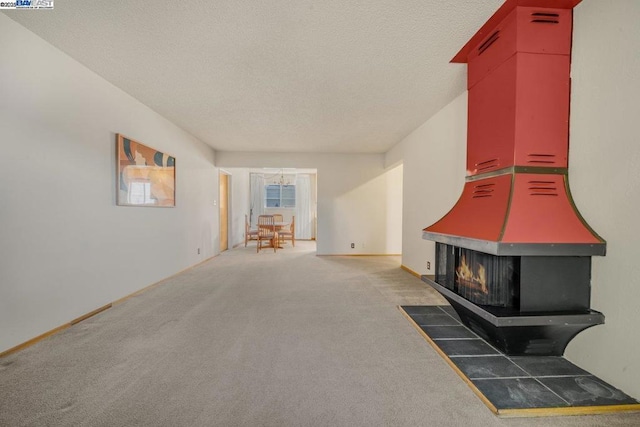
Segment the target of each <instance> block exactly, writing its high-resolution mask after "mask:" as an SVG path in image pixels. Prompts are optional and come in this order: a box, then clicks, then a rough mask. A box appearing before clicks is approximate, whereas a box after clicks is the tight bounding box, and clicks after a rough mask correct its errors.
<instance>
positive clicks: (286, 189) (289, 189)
mask: <svg viewBox="0 0 640 427" xmlns="http://www.w3.org/2000/svg"><path fill="white" fill-rule="evenodd" d="M264 194H265V206H266V207H268V208H295V207H296V186H295V185H284V184H282V185H281V184H268V185H265V186H264Z"/></svg>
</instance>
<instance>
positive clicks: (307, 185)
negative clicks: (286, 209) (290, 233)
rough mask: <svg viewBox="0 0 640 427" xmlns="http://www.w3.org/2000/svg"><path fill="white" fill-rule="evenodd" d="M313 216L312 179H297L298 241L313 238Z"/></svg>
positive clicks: (305, 176)
mask: <svg viewBox="0 0 640 427" xmlns="http://www.w3.org/2000/svg"><path fill="white" fill-rule="evenodd" d="M312 233H313V216H312V215H311V177H309V175H298V176H297V177H296V239H311V238H312V237H313V235H312Z"/></svg>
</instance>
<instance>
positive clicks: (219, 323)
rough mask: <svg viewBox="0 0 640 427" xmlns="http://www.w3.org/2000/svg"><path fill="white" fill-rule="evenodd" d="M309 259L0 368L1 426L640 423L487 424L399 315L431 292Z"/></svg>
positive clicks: (218, 286) (300, 251)
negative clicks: (404, 305) (402, 308)
mask: <svg viewBox="0 0 640 427" xmlns="http://www.w3.org/2000/svg"><path fill="white" fill-rule="evenodd" d="M314 249H315V246H314V244H313V242H299V243H298V244H297V247H296V248H295V249H293V248H291V247H290V245H288V247H287V248H286V249H284V250H281V251H278V253H276V254H274V253H273V252H272V251H269V250H265V251H263V252H261V253H259V254H256V252H255V247H254V246H250V247H248V248H239V249H234V250H231V251H228V252H225V253H224V254H222V255H220V256H219V257H217V258H214V259H212V260H210V261H208V262H206V263H204V264H202V265H200V266H198V267H196V268H193V269H191V270H189V271H187V272H185V273H183V274H180V275H178V276H176V277H173V278H171V279H169V280H166V281H165V282H163V283H162V284H161V285H160V286H157V287H155V288H152V289H150V290H148V291H146V292H144V293H142V294H140V295H138V296H136V297H133V298H130V299H128V300H126V301H125V302H123V303H121V304H118V305H115V306H114V307H113V308H111V309H109V310H107V311H105V312H103V313H101V314H99V315H97V316H95V317H92V318H90V319H88V320H86V321H84V322H81V323H79V324H77V325H75V326H73V327H71V328H69V329H67V330H65V331H64V332H62V333H59V334H57V335H55V336H53V337H51V338H49V339H46V340H44V341H42V342H40V343H38V344H37V345H35V346H32V347H30V348H28V349H26V350H23V351H21V352H19V353H16V354H13V355H10V356H7V357H4V358H2V359H0V426H465V427H466V426H469V427H471V426H637V425H640V415H639V414H623V415H621V414H615V415H604V416H602V415H601V416H583V417H580V416H577V417H562V418H538V419H499V418H497V417H495V416H494V415H493V414H492V413H491V412H490V411H489V410H488V409H487V407H485V406H484V404H483V403H482V402H481V401H480V400H479V399H478V398H477V397H476V395H475V394H474V393H473V392H472V391H471V390H470V389H469V388H468V387H467V385H466V384H465V383H464V382H463V381H462V380H461V379H460V377H458V375H457V374H455V373H454V372H453V370H452V369H451V368H450V367H449V366H448V365H447V364H446V363H445V362H444V361H443V360H442V358H441V357H440V356H438V355H437V354H436V353H435V351H434V350H433V349H432V348H431V347H430V346H429V344H427V342H426V341H425V340H424V339H423V338H422V337H421V336H420V335H419V334H418V333H417V332H416V330H415V329H414V328H413V327H412V326H411V325H410V324H409V322H408V321H407V320H406V319H405V318H404V317H403V316H402V314H401V313H400V312H399V311H398V310H397V308H396V306H397V305H400V304H430V303H443V300H442V299H441V298H440V297H439V295H437V294H435V293H434V292H433V291H431V290H430V288H429V287H427V286H426V285H424V284H423V283H422V282H421V281H420V280H419V279H418V278H416V277H414V276H412V275H410V274H409V273H407V272H405V271H404V270H401V269H400V268H399V267H400V264H399V263H400V260H399V258H398V257H318V256H316V255H315V252H314ZM145 285H146V284H144V283H141V284H140V286H141V287H143V286H145ZM51 326H52V327H54V326H56V325H51Z"/></svg>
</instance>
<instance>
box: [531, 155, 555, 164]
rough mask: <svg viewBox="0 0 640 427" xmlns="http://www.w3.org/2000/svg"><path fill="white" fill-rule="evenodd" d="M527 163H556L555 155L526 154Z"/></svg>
mask: <svg viewBox="0 0 640 427" xmlns="http://www.w3.org/2000/svg"><path fill="white" fill-rule="evenodd" d="M527 157H528V158H529V159H528V160H527V163H542V164H553V163H555V162H556V159H555V157H556V155H555V154H527Z"/></svg>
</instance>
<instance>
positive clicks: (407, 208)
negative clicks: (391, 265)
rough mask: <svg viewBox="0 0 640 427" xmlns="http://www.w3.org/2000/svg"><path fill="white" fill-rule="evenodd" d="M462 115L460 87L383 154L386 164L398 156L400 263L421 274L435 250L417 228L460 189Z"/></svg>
mask: <svg viewBox="0 0 640 427" xmlns="http://www.w3.org/2000/svg"><path fill="white" fill-rule="evenodd" d="M458 66H459V65H458ZM466 118H467V94H466V93H465V94H463V95H460V96H459V97H458V98H456V99H455V100H454V101H453V102H451V103H450V104H449V105H447V106H446V107H445V108H443V109H442V110H440V111H439V112H438V113H437V114H436V115H435V116H433V117H432V118H431V119H429V120H428V121H427V122H425V123H424V124H423V125H422V126H420V127H419V128H418V129H416V130H415V131H414V132H412V133H411V134H410V135H409V136H407V137H406V138H405V139H404V140H403V141H402V142H400V143H399V144H397V145H396V146H395V147H393V148H392V149H391V150H390V151H388V152H387V153H386V156H385V163H386V164H396V163H398V162H399V161H402V162H403V174H404V179H403V184H402V185H403V214H402V223H403V227H402V264H403V265H405V266H406V267H408V268H410V269H411V270H413V271H415V272H418V273H420V274H426V273H433V259H434V256H435V244H434V243H433V242H429V241H426V240H423V239H422V229H423V228H425V227H427V226H429V225H431V224H433V223H434V222H436V221H437V220H439V219H440V218H442V217H443V216H444V215H445V214H446V213H447V212H448V211H449V210H450V209H451V208H452V207H453V205H454V204H455V202H456V201H458V197H459V196H460V194H461V193H462V187H463V185H464V177H465V173H466V172H465V159H466V144H467V125H466ZM427 261H431V264H432V265H431V271H428V270H427Z"/></svg>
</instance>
